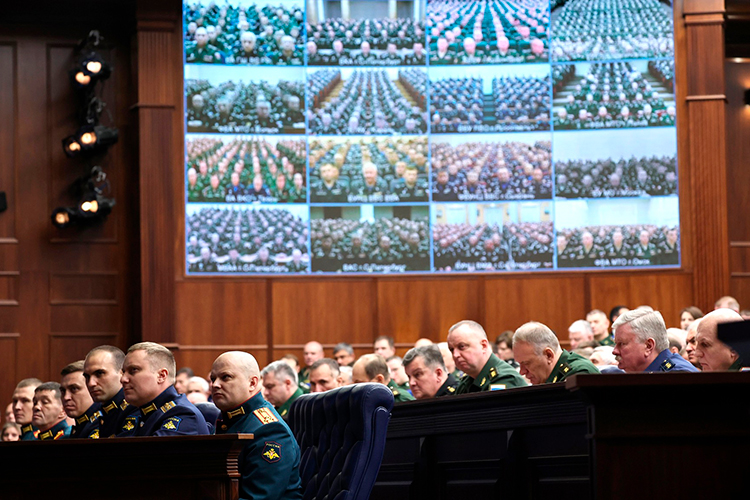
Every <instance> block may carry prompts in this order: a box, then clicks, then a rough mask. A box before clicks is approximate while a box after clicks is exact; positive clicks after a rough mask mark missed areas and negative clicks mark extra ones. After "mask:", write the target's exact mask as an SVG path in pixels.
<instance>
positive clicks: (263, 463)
mask: <svg viewBox="0 0 750 500" xmlns="http://www.w3.org/2000/svg"><path fill="white" fill-rule="evenodd" d="M259 372H260V370H259V369H258V362H257V361H256V360H255V358H254V357H253V356H252V355H250V354H248V353H246V352H239V351H233V352H225V353H224V354H222V355H220V356H219V357H218V358H216V361H214V364H213V367H212V369H211V381H212V391H211V392H212V395H213V401H214V404H216V406H217V407H218V408H219V409H220V410H221V416H220V417H219V420H218V422H217V423H216V434H234V433H251V434H253V439H250V440H247V444H246V445H245V447H244V448H243V450H242V451H241V452H240V456H239V470H240V473H241V474H242V479H241V480H240V484H239V497H240V498H274V499H298V498H302V483H301V480H300V476H299V462H300V449H299V445H298V444H297V441H296V440H295V439H294V436H293V435H292V431H291V430H290V429H289V426H287V425H286V423H285V422H284V420H283V419H282V418H281V416H280V415H279V414H278V413H277V412H276V410H274V408H273V406H271V404H270V403H268V402H267V401H266V400H265V399H263V395H262V394H261V384H260V373H259Z"/></svg>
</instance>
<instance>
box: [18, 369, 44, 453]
mask: <svg viewBox="0 0 750 500" xmlns="http://www.w3.org/2000/svg"><path fill="white" fill-rule="evenodd" d="M40 385H42V381H41V380H39V379H38V378H25V379H23V380H21V381H20V382H19V383H18V385H16V388H15V390H14V391H13V399H12V400H11V405H12V407H13V417H14V418H15V419H16V423H17V424H18V425H20V426H21V441H33V440H34V439H36V436H37V435H38V434H39V429H37V428H36V427H34V424H32V423H31V419H32V417H33V416H34V389H36V388H37V387H38V386H40Z"/></svg>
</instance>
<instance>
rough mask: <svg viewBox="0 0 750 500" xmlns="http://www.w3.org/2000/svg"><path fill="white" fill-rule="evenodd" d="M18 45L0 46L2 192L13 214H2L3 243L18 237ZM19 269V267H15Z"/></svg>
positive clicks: (0, 224)
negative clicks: (16, 220)
mask: <svg viewBox="0 0 750 500" xmlns="http://www.w3.org/2000/svg"><path fill="white" fill-rule="evenodd" d="M15 80H16V46H15V44H13V43H5V44H0V123H2V124H3V126H2V127H0V166H1V167H0V191H5V193H6V197H7V200H8V205H9V207H10V208H11V210H10V211H8V212H5V213H4V214H0V241H2V240H5V239H6V238H14V237H15V220H14V218H13V216H12V215H13V211H14V210H13V207H14V204H15V201H16V193H15V176H14V175H13V174H14V170H15V161H16V158H15V152H16V149H15V134H16V127H15V121H16V92H15V85H16V82H15ZM2 262H3V259H0V263H2ZM16 269H17V268H16Z"/></svg>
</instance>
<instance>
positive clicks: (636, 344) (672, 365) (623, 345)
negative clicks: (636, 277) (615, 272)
mask: <svg viewBox="0 0 750 500" xmlns="http://www.w3.org/2000/svg"><path fill="white" fill-rule="evenodd" d="M612 329H613V330H614V331H615V348H614V350H613V351H612V354H614V355H615V356H618V357H619V364H618V365H619V367H620V368H621V369H622V370H625V372H627V373H642V372H646V373H659V372H680V371H683V372H697V371H698V370H697V368H695V367H694V366H693V365H692V364H690V363H689V362H688V361H686V360H684V359H683V358H682V356H680V355H679V354H674V353H672V352H670V351H669V337H668V335H667V327H666V325H665V323H664V318H663V317H662V315H661V313H660V312H659V311H650V310H647V309H640V308H639V309H634V310H632V311H628V312H626V313H623V314H621V315H620V316H619V317H618V318H617V321H615V323H614V325H612Z"/></svg>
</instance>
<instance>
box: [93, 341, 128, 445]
mask: <svg viewBox="0 0 750 500" xmlns="http://www.w3.org/2000/svg"><path fill="white" fill-rule="evenodd" d="M124 360H125V353H123V352H122V351H121V350H120V349H118V348H117V347H114V346H111V345H101V346H99V347H95V348H93V349H92V350H91V351H89V353H88V354H87V355H86V359H85V360H84V362H83V377H84V378H85V379H86V387H87V388H88V390H89V393H90V394H91V398H92V399H93V400H94V401H96V402H98V403H101V405H102V409H101V411H102V413H101V417H100V418H99V437H100V438H108V437H114V436H116V435H117V434H118V433H119V432H120V431H121V430H122V426H123V425H124V424H125V418H126V417H129V416H131V415H132V414H134V413H135V412H137V411H138V408H137V407H135V406H131V405H129V404H128V402H127V401H125V393H124V392H123V390H122V384H121V383H120V376H121V375H122V363H123V361H124Z"/></svg>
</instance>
